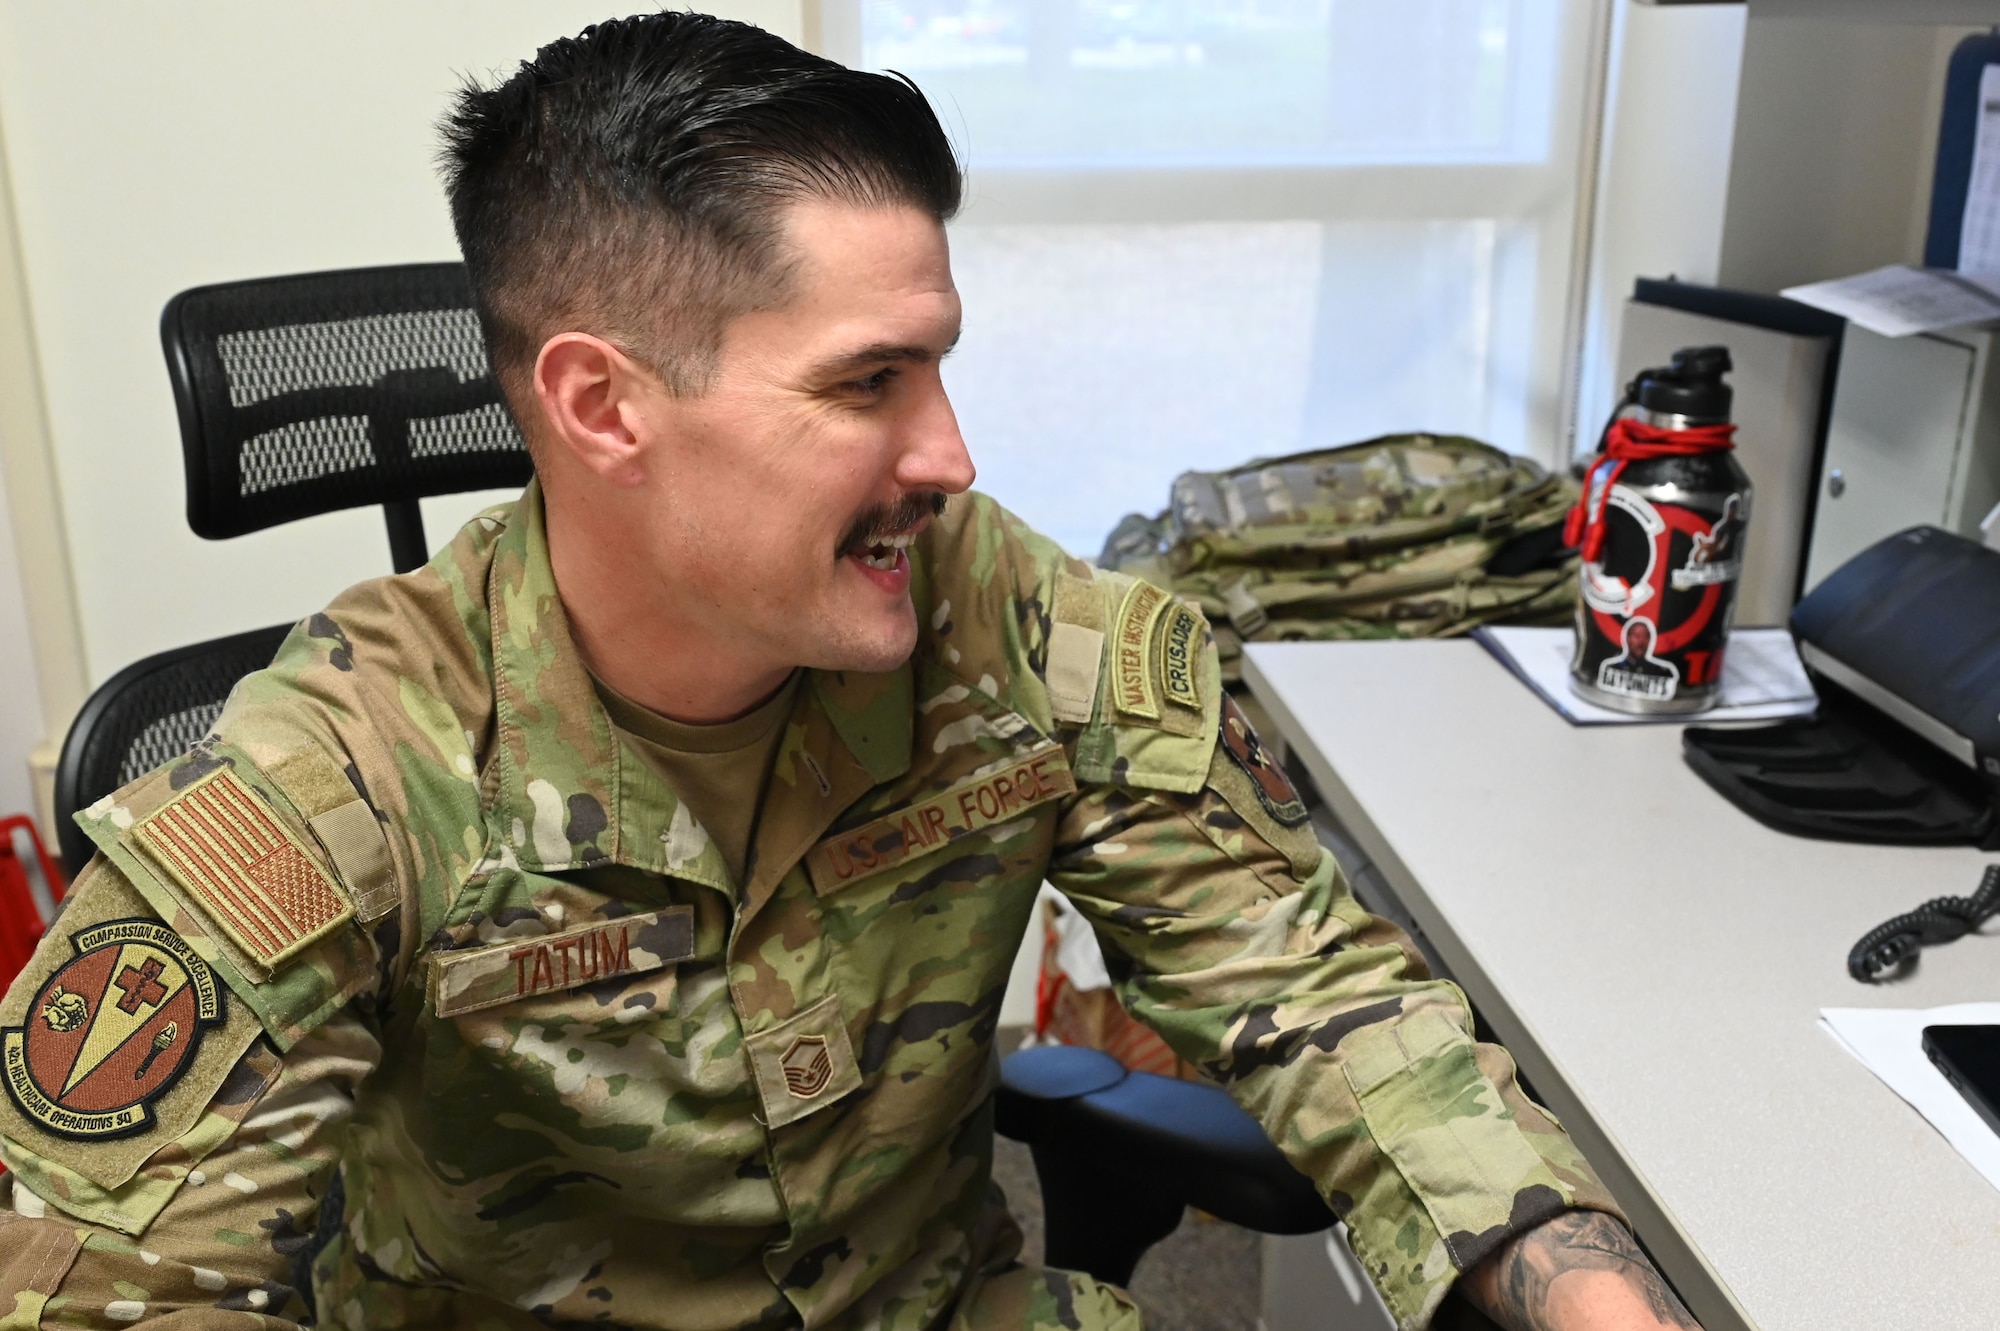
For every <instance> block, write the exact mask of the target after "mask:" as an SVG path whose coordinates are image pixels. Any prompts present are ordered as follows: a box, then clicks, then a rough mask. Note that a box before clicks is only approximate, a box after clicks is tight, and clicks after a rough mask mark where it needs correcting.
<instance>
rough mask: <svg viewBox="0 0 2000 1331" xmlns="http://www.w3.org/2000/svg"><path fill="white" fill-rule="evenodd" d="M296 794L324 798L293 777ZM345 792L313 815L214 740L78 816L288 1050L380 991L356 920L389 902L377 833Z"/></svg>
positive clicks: (390, 888) (388, 875)
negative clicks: (367, 993)
mask: <svg viewBox="0 0 2000 1331" xmlns="http://www.w3.org/2000/svg"><path fill="white" fill-rule="evenodd" d="M320 761H321V762H323V763H324V764H325V765H326V766H327V767H328V768H330V769H331V770H332V771H333V772H334V773H336V774H337V773H338V769H337V768H333V767H332V762H331V760H330V759H321V760H320ZM273 768H274V769H278V770H283V769H282V768H280V767H279V764H277V763H274V764H273ZM319 775H320V776H321V777H322V778H323V777H324V776H325V773H324V772H322V773H320V774H319ZM290 784H291V786H292V787H294V788H298V789H300V790H302V791H306V792H308V794H310V793H311V792H312V791H313V790H314V789H315V787H314V785H312V784H311V783H308V782H306V781H302V780H301V779H300V773H299V771H298V770H297V769H296V767H295V770H294V772H293V780H292V781H291V783H290ZM340 786H342V787H345V793H346V794H347V795H348V796H350V798H348V799H345V800H341V801H340V802H338V803H331V801H330V800H322V801H321V802H326V803H330V807H329V808H325V809H316V810H313V811H312V812H307V810H305V809H301V808H300V807H299V805H298V804H297V803H296V802H295V801H294V799H293V798H292V796H291V795H290V794H289V793H288V791H287V787H286V786H285V785H283V784H281V783H280V782H279V781H278V780H275V779H274V778H273V776H272V775H271V773H270V772H269V771H266V770H265V769H263V768H260V767H259V766H258V765H257V764H256V763H254V762H252V761H251V760H250V759H249V758H248V756H247V755H245V754H244V753H243V752H242V751H240V750H238V749H235V748H234V747H232V746H230V745H228V744H225V743H221V742H216V741H210V742H207V743H205V744H203V745H201V746H198V747H197V748H196V749H195V750H193V751H191V752H189V753H187V754H185V755H183V756H182V757H181V758H178V759H176V760H175V761H173V762H171V763H168V764H167V765H166V766H164V767H162V768H160V769H158V770H157V771H155V772H153V773H152V774H151V775H149V776H146V777H143V778H141V779H140V780H139V781H136V782H134V783H133V784H132V785H130V786H127V787H125V788H124V789H123V790H120V791H118V792H117V793H115V794H113V795H110V796H107V797H106V798H104V799H102V800H99V801H98V802H97V803H96V804H93V805H91V806H90V807H89V808H88V809H86V810H84V811H83V812H81V813H79V814H78V815H77V823H78V825H79V826H80V827H82V828H83V830H84V831H85V832H86V833H87V834H88V835H89V836H90V838H91V840H92V841H93V842H94V843H95V844H96V845H97V848H98V849H99V850H100V851H102V852H103V853H104V855H105V857H106V858H107V859H109V860H110V861H111V862H112V863H113V864H115V865H117V866H118V868H119V869H120V870H121V871H122V872H123V873H124V875H125V876H126V878H128V879H129V880H130V881H131V883H132V885H133V887H134V888H135V889H137V891H138V892H139V893H140V895H141V896H143V897H144V898H145V900H146V901H147V903H148V904H149V905H150V906H151V907H152V908H153V909H154V910H155V911H157V912H158V913H159V915H160V917H161V918H162V919H163V920H165V921H166V922H167V924H168V925H169V926H170V927H172V928H173V929H174V930H175V932H176V933H178V934H179V935H180V936H181V937H183V938H184V939H186V940H187V942H188V944H189V945H190V946H191V947H193V948H194V950H195V951H196V953H197V954H198V955H200V957H201V958H202V960H203V961H205V962H206V963H207V964H208V965H210V966H212V967H213V968H214V969H215V970H216V972H217V973H218V974H219V975H221V976H222V978H223V979H224V981H225V982H226V983H227V984H228V985H229V987H230V988H231V989H232V990H234V991H235V992H236V993H237V994H238V995H239V996H240V997H241V998H242V1000H243V1002H244V1003H245V1004H247V1005H248V1006H249V1007H250V1009H251V1010H252V1011H253V1012H255V1013H256V1014H257V1016H258V1018H259V1019H260V1021H261V1022H262V1024H263V1026H264V1028H265V1029H266V1030H267V1031H268V1032H269V1033H270V1036H271V1039H272V1040H273V1042H274V1043H276V1045H277V1046H278V1048H279V1049H281V1050H284V1049H289V1048H291V1047H292V1045H293V1044H295V1043H296V1042H297V1041H298V1040H299V1039H300V1038H301V1037H303V1036H304V1035H306V1034H307V1033H309V1032H310V1031H312V1030H313V1029H314V1028H315V1027H317V1026H318V1025H319V1024H320V1023H322V1022H324V1021H325V1020H326V1019H327V1018H328V1017H330V1016H332V1015H333V1014H334V1013H336V1012H338V1011H339V1010H340V1009H341V1007H343V1006H344V1005H345V1004H346V1003H347V1001H348V1000H349V999H350V998H352V997H353V996H354V995H355V994H357V993H359V992H361V991H362V990H363V989H365V988H367V987H369V986H370V985H372V984H373V983H374V981H375V977H376V974H377V965H376V957H375V950H374V945H373V943H372V942H371V941H370V940H369V938H368V936H367V934H366V933H364V931H363V930H361V929H360V928H358V927H357V921H358V920H360V919H363V918H366V916H367V912H368V911H371V910H373V911H377V912H378V913H379V911H380V907H381V904H382V901H383V899H384V897H385V896H386V897H387V898H388V899H389V901H390V902H391V903H392V904H393V901H394V893H395V888H394V874H393V871H392V870H391V869H390V867H389V862H388V851H387V848H386V842H385V841H384V840H383V839H382V837H381V835H380V828H379V826H375V827H373V828H372V829H371V828H370V827H369V826H366V825H364V824H362V823H361V821H360V819H359V818H357V817H356V816H355V812H354V811H352V810H349V806H350V805H356V804H358V805H360V808H361V809H362V810H366V809H367V807H368V806H367V805H366V804H365V802H362V801H360V800H358V798H353V790H352V787H351V786H348V785H347V783H346V782H345V781H344V779H343V780H341V782H340ZM320 787H321V791H320V793H321V794H323V795H326V796H332V795H336V794H338V793H340V792H339V790H338V788H335V787H333V786H331V785H329V784H327V783H325V782H324V781H321V782H320ZM308 808H311V806H310V805H308ZM328 814H333V815H334V816H333V817H332V818H329V817H328V816H327V815H328ZM367 817H368V820H369V822H370V823H372V822H373V815H372V813H370V814H368V815H367ZM371 830H372V832H373V836H372V838H371V837H369V836H368V835H367V834H368V833H369V832H370V831H371ZM329 842H331V843H332V845H333V846H336V847H338V848H339V850H340V855H339V858H336V856H335V855H334V854H333V853H331V852H330V849H329V845H328V843H329Z"/></svg>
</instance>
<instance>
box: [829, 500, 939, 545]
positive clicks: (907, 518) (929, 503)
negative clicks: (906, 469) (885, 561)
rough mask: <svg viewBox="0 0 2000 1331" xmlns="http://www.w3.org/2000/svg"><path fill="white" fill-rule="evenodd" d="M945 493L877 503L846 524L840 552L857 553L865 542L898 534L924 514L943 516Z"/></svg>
mask: <svg viewBox="0 0 2000 1331" xmlns="http://www.w3.org/2000/svg"><path fill="white" fill-rule="evenodd" d="M944 508H945V496H944V495H943V494H942V493H941V492H939V491H935V490H933V491H929V492H927V493H921V494H908V495H904V496H903V497H902V498H901V499H898V500H897V501H896V502H895V503H893V504H877V505H875V506H874V507H873V508H871V509H868V510H867V511H866V512H864V513H862V514H861V516H860V517H858V518H856V519H855V520H854V521H853V522H852V523H850V524H849V525H848V528H847V531H846V532H845V533H844V534H843V535H842V537H841V541H840V553H841V554H843V555H852V554H859V553H860V552H862V551H863V550H866V549H867V548H868V547H869V546H871V545H875V544H877V543H878V542H881V541H885V540H887V539H888V538H890V537H891V536H898V535H901V534H902V533H903V532H906V531H908V530H910V529H911V528H912V527H914V526H916V525H917V524H918V523H920V522H922V521H923V520H924V519H925V518H937V517H943V516H944Z"/></svg>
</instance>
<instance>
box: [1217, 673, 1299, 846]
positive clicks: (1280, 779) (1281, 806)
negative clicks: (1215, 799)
mask: <svg viewBox="0 0 2000 1331" xmlns="http://www.w3.org/2000/svg"><path fill="white" fill-rule="evenodd" d="M1218 739H1219V741H1220V743H1221V745H1222V750H1223V752H1225V753H1227V754H1228V755H1229V758H1230V761H1232V762H1234V763H1235V764H1236V765H1237V767H1239V768H1241V769H1242V771H1243V775H1245V776H1247V777H1249V778H1250V788H1251V790H1252V791H1253V792H1254V793H1255V794H1256V796H1257V802H1258V803H1259V804H1261V805H1263V806H1264V811H1265V812H1266V813H1268V814H1270V815H1271V817H1272V818H1273V819H1275V820H1276V821H1277V822H1278V823H1279V824H1280V825H1281V826H1284V827H1300V826H1303V825H1304V824H1305V823H1306V822H1308V821H1309V820H1310V819H1311V817H1312V815H1311V814H1310V813H1309V812H1307V810H1306V804H1305V801H1304V800H1302V799H1300V798H1299V792H1298V790H1297V788H1296V787H1294V786H1293V785H1292V780H1291V778H1290V777H1288V776H1286V775H1285V769H1284V768H1282V767H1280V766H1278V764H1277V762H1276V761H1275V760H1273V758H1272V757H1271V751H1270V750H1269V749H1267V748H1265V747H1264V743H1263V741H1262V740H1260V739H1258V738H1257V731H1256V728H1255V727H1253V726H1252V725H1251V724H1250V718H1249V717H1247V716H1245V715H1243V709H1242V708H1241V707H1238V706H1237V705H1236V699H1234V698H1232V697H1229V696H1228V695H1227V694H1225V695H1223V699H1222V733H1221V735H1220V736H1218Z"/></svg>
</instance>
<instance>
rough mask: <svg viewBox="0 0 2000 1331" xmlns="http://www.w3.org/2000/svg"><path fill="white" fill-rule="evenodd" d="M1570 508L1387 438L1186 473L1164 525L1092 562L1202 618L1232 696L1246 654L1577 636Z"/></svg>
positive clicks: (1526, 485) (1522, 480)
mask: <svg viewBox="0 0 2000 1331" xmlns="http://www.w3.org/2000/svg"><path fill="white" fill-rule="evenodd" d="M1575 502H1576V487H1575V485H1574V484H1573V483H1571V482H1570V481H1568V480H1567V479H1565V478H1563V477H1560V476H1557V475H1554V474H1552V473H1550V472H1549V471H1548V470H1546V469H1545V468H1543V467H1542V466H1541V465H1540V464H1538V463H1535V462H1533V461H1530V460H1529V459H1527V458H1519V457H1514V456H1511V455H1509V454H1507V453H1503V452H1501V451H1500V450H1499V449H1497V448H1494V447H1493V446H1492V445H1490V444H1483V443H1480V442H1479V441H1478V440H1476V439H1467V438H1464V437H1462V436H1459V435H1430V434H1400V435H1384V436H1383V437H1382V438H1380V439H1370V440H1368V441H1367V442H1365V443H1359V444H1349V445H1347V446H1346V447H1343V448H1332V449H1320V450H1316V451H1312V452H1306V453H1294V454H1292V455H1291V456H1289V457H1281V458H1266V459H1258V460H1256V461H1252V462H1247V463H1245V464H1243V465H1242V466H1240V467H1235V468H1232V469H1230V470H1228V471H1220V472H1205V471H1190V472H1183V473H1182V474H1181V475H1180V476H1179V477H1178V478H1176V479H1175V481H1174V486H1173V495H1172V499H1171V506H1170V507H1169V508H1168V509H1167V511H1166V512H1165V513H1162V514H1160V515H1159V516H1158V517H1155V518H1146V517H1142V516H1140V515H1139V514H1136V513H1135V514H1132V515H1131V516H1129V517H1127V518H1126V519H1125V520H1124V521H1122V522H1120V523H1119V524H1118V526H1117V528H1116V529H1115V530H1114V531H1113V532H1112V533H1111V537H1110V539H1109V540H1108V541H1106V543H1105V546H1104V552H1103V554H1101V555H1100V556H1099V557H1098V562H1099V563H1100V564H1102V565H1103V566H1104V567H1106V568H1116V569H1121V570H1123V571H1125V572H1127V573H1133V574H1137V575H1138V576H1140V577H1144V578H1148V579H1150V580H1152V581H1155V582H1158V583H1159V584H1160V585H1162V586H1165V587H1170V588H1172V589H1173V590H1174V591H1175V592H1177V593H1179V594H1180V595H1181V596H1184V597H1186V598H1187V599H1189V600H1191V601H1194V602H1196V603H1197V604H1199V605H1200V606H1201V608H1202V610H1203V611H1204V612H1205V613H1206V614H1207V615H1208V618H1209V622H1210V624H1212V625H1213V626H1214V628H1215V636H1216V642H1217V644H1218V645H1219V646H1220V648H1221V652H1222V668H1223V675H1224V678H1225V679H1227V680H1229V681H1230V682H1232V683H1233V682H1235V680H1236V679H1237V678H1238V677H1239V664H1240V662H1239V658H1240V657H1241V655H1242V643H1243V642H1244V641H1246V640H1248V641H1257V642H1283V641H1297V640H1305V639H1337V638H1432V637H1448V636H1452V635H1455V634H1461V633H1466V632H1469V631H1471V630H1472V629H1473V628H1475V627H1477V626H1478V625H1480V624H1486V623H1492V622H1494V621H1495V620H1502V619H1504V620H1507V621H1509V622H1513V623H1549V624H1557V623H1567V622H1568V621H1569V617H1570V614H1571V612H1572V607H1573V606H1574V605H1575V595H1576V571H1577V565H1576V558H1575V555H1574V553H1573V552H1571V551H1568V550H1564V549H1563V548H1562V522H1563V515H1564V514H1565V513H1566V512H1567V511H1568V510H1569V508H1570V506H1571V505H1573V504H1574V503H1575Z"/></svg>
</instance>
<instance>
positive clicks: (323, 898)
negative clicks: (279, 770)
mask: <svg viewBox="0 0 2000 1331" xmlns="http://www.w3.org/2000/svg"><path fill="white" fill-rule="evenodd" d="M132 834H133V836H134V837H135V838H136V839H137V841H138V842H139V844H140V845H141V846H143V847H144V848H145V850H146V852H147V855H148V856H149V858H151V859H152V861H153V862H154V863H155V864H157V865H159V866H160V868H161V869H163V870H165V871H166V873H167V875H168V876H169V877H171V878H172V879H173V880H174V882H175V883H177V884H179V885H180V887H181V889H182V890H183V891H185V892H187V893H189V894H190V895H191V896H192V897H193V898H194V900H193V902H192V903H191V904H194V905H197V906H199V907H200V908H201V911H202V914H203V915H204V916H205V917H206V918H207V919H209V920H211V921H212V922H214V923H215V925H216V926H217V927H219V928H220V929H221V930H222V931H223V933H225V934H227V935H228V936H229V938H230V940H231V941H232V942H234V943H235V944H236V945H237V946H238V947H240V948H242V949H243V950H244V951H245V952H247V953H249V954H250V956H251V957H253V958H255V959H256V960H257V961H259V962H261V963H262V964H263V965H264V966H265V967H266V968H267V969H276V967H277V966H278V964H279V963H280V962H282V961H284V960H285V959H287V958H288V957H291V956H294V955H296V954H297V953H298V952H300V951H302V950H303V949H305V948H307V947H309V946H311V945H312V944H313V943H314V942H316V941H318V940H319V939H321V938H323V937H325V936H326V935H327V934H329V933H331V932H332V931H333V930H334V929H336V928H338V927H340V925H341V924H342V923H344V922H345V921H347V920H349V919H351V918H353V916H354V908H353V906H352V905H351V904H350V903H349V902H348V899H347V894H346V893H344V892H342V891H341V890H340V888H339V887H338V886H336V885H335V883H334V881H333V880H332V879H331V878H329V877H328V876H327V874H326V871H325V870H323V869H321V868H320V867H319V865H318V864H316V863H314V861H313V859H312V857H311V856H310V855H308V854H306V852H305V850H304V848H303V847H302V846H301V845H300V844H299V841H298V839H297V838H296V837H295V836H293V835H292V833H291V832H290V831H289V830H288V829H287V828H286V827H285V825H284V824H283V823H281V822H279V821H278V820H277V819H276V818H274V817H272V816H271V811H270V810H269V809H268V808H266V807H265V805H264V801H263V800H262V799H260V798H259V797H258V795H257V793H256V792H255V791H253V790H251V789H250V787H249V786H247V785H245V784H244V783H243V781H242V779H241V778H239V777H238V776H237V775H236V774H235V773H233V772H231V771H229V770H228V769H227V768H223V769H222V770H220V771H218V772H215V773H213V774H211V775H209V776H207V777H204V778H203V779H202V780H200V781H199V782H197V783H195V784H194V785H192V786H190V787H188V789H187V790H186V791H184V792H182V793H181V795H180V796H179V797H178V798H176V799H175V800H174V801H173V802H172V803H171V804H168V805H167V806H165V807H164V808H162V809H161V810H160V811H159V812H157V813H155V814H152V815H151V816H149V817H148V818H147V819H146V820H145V821H144V822H142V823H140V824H138V825H137V826H136V827H135V828H133V830H132Z"/></svg>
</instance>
